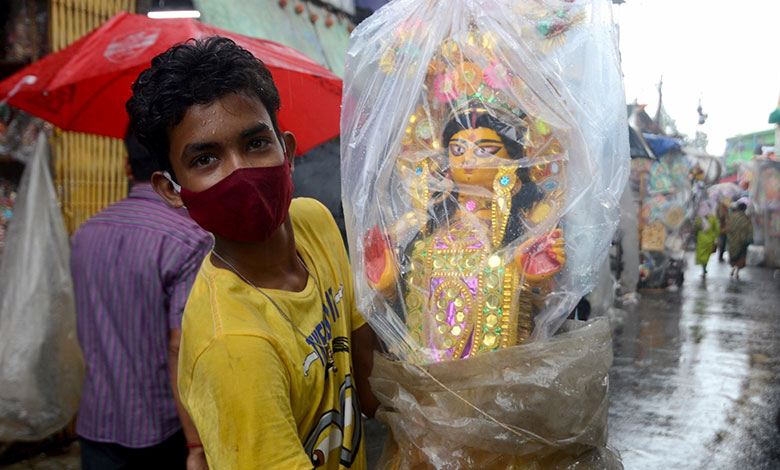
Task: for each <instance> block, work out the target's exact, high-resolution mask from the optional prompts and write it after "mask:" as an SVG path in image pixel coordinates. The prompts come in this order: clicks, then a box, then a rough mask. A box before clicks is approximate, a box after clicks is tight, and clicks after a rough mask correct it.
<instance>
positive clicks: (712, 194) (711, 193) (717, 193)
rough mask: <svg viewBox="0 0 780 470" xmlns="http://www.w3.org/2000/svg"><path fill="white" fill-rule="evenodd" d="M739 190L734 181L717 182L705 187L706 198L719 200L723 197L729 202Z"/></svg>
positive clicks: (740, 190)
mask: <svg viewBox="0 0 780 470" xmlns="http://www.w3.org/2000/svg"><path fill="white" fill-rule="evenodd" d="M741 192H742V189H740V187H739V186H737V185H736V184H734V183H718V184H714V185H712V186H710V187H709V188H707V198H708V199H710V200H711V201H715V202H720V201H723V200H724V199H727V200H728V201H729V202H730V201H731V199H732V198H733V197H734V196H736V195H737V194H740V193H741Z"/></svg>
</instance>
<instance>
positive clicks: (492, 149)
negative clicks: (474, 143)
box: [474, 145, 501, 157]
mask: <svg viewBox="0 0 780 470" xmlns="http://www.w3.org/2000/svg"><path fill="white" fill-rule="evenodd" d="M500 150H501V147H499V146H497V145H487V146H484V147H477V149H476V150H475V151H474V154H475V155H476V156H478V157H487V156H490V155H495V154H497V153H498V152H499V151H500Z"/></svg>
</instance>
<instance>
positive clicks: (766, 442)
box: [609, 256, 780, 470]
mask: <svg viewBox="0 0 780 470" xmlns="http://www.w3.org/2000/svg"><path fill="white" fill-rule="evenodd" d="M690 261H692V258H691V259H690ZM709 271H710V272H709V273H708V276H707V279H706V280H703V279H701V277H700V267H698V266H691V267H689V269H688V271H687V272H686V277H685V283H684V284H683V287H682V289H680V290H679V291H678V292H668V291H664V292H663V293H655V294H650V293H647V294H644V295H643V296H642V299H641V302H640V303H639V305H638V306H637V307H636V308H635V309H634V311H629V312H627V314H626V315H625V318H624V319H623V321H622V322H620V321H618V322H617V325H616V328H614V330H615V337H614V352H615V360H614V365H613V368H612V371H611V373H610V384H611V406H610V413H609V419H610V423H609V440H610V444H611V446H612V447H614V448H616V449H617V450H618V451H619V452H620V453H621V456H622V458H623V464H624V466H625V468H626V469H627V470H644V469H648V470H649V469H657V468H659V467H660V468H674V469H680V470H682V469H708V470H721V469H722V470H731V469H778V468H780V414H779V413H780V334H778V328H777V326H778V322H779V321H780V280H779V279H777V278H776V277H777V275H775V274H774V273H773V270H771V269H767V268H750V267H748V268H746V269H744V270H743V271H742V273H741V274H740V280H739V281H733V280H730V279H729V266H728V264H727V263H721V264H719V263H718V261H717V259H716V257H715V256H713V257H712V258H711V259H710V263H709Z"/></svg>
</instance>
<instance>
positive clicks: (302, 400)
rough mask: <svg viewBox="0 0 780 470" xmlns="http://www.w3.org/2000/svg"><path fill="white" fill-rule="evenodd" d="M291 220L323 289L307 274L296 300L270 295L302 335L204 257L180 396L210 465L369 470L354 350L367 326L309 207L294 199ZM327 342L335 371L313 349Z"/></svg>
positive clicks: (190, 313) (323, 223)
mask: <svg viewBox="0 0 780 470" xmlns="http://www.w3.org/2000/svg"><path fill="white" fill-rule="evenodd" d="M290 217H291V220H292V225H293V230H294V233H295V243H296V246H297V250H298V254H300V256H301V258H303V261H304V262H305V263H306V266H307V267H308V268H309V270H310V271H311V274H312V275H313V276H316V278H317V281H318V282H319V285H320V288H321V290H322V291H321V292H318V291H317V288H316V283H315V281H314V279H312V276H309V278H308V281H307V282H306V287H305V288H304V289H303V290H302V291H301V292H288V291H282V290H273V289H267V290H265V292H266V293H267V294H268V295H270V296H271V298H273V299H274V301H275V302H276V303H277V304H278V305H279V307H280V308H281V309H282V310H284V312H285V313H286V314H287V315H288V316H289V317H290V318H291V319H292V321H294V322H295V324H296V325H297V326H298V328H300V330H301V331H302V332H304V333H305V334H306V335H307V337H308V338H304V337H303V336H302V335H301V334H300V333H299V332H298V331H297V330H295V328H293V326H292V325H291V324H290V322H288V321H287V320H286V319H285V318H284V317H283V316H282V314H281V313H279V311H278V310H277V309H276V307H274V306H273V304H271V303H270V302H268V300H267V299H266V298H265V297H264V296H263V295H262V294H260V293H259V292H257V291H256V290H255V289H253V288H252V287H251V286H249V285H248V284H246V283H245V282H243V281H242V280H241V279H240V278H239V277H238V276H236V275H235V274H234V273H233V272H232V271H228V270H224V269H218V268H216V267H215V266H214V265H213V264H212V263H211V256H207V257H206V259H205V260H204V261H203V264H202V266H201V268H200V272H199V273H198V276H197V279H196V281H195V284H194V285H193V287H192V292H191V293H190V297H189V299H188V301H187V306H186V308H185V310H184V319H183V323H182V340H181V347H180V353H179V393H180V395H181V401H182V403H183V404H184V407H185V409H186V410H187V412H188V413H189V414H190V416H191V417H192V419H193V421H194V422H195V426H196V427H197V429H198V432H199V433H200V437H201V440H202V442H203V447H204V450H205V452H206V458H207V460H208V463H209V467H210V468H212V469H216V470H229V469H248V468H262V469H284V470H288V469H289V470H292V469H311V468H326V469H331V470H336V469H345V468H350V469H359V470H363V469H365V468H366V457H365V445H364V442H363V426H362V422H361V415H360V410H359V408H358V402H357V393H356V392H355V386H354V379H353V378H352V356H351V347H350V338H351V332H352V331H354V330H356V329H358V328H359V327H361V326H363V324H364V323H365V321H364V320H363V319H362V317H361V316H360V315H359V314H358V313H357V310H356V308H355V301H354V294H353V291H352V274H351V271H350V267H349V261H348V259H347V254H346V251H345V250H344V243H343V242H342V239H341V236H340V233H339V231H338V228H337V227H336V224H335V222H334V221H333V218H332V217H331V215H330V213H329V212H328V210H327V209H326V208H325V207H324V206H323V205H322V204H320V203H318V202H317V201H315V200H313V199H302V198H299V199H295V200H293V202H292V204H291V206H290ZM311 338H316V340H314V341H313V340H312V339H311ZM325 340H328V341H329V342H331V344H332V348H333V352H334V356H335V364H336V369H337V371H333V370H330V369H329V370H328V371H326V370H325V368H326V359H327V358H326V355H325V352H324V351H323V349H322V348H321V347H320V346H317V345H316V343H317V342H319V343H323V344H324V343H325Z"/></svg>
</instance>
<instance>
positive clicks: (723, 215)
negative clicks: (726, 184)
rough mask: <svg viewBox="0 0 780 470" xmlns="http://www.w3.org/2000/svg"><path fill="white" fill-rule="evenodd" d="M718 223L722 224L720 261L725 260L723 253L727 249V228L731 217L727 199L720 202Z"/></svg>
mask: <svg viewBox="0 0 780 470" xmlns="http://www.w3.org/2000/svg"><path fill="white" fill-rule="evenodd" d="M717 216H718V224H719V225H720V238H719V239H718V261H719V262H721V263H722V262H723V253H724V252H725V251H726V240H727V239H728V235H727V234H726V228H727V227H728V225H729V224H728V219H729V206H728V203H727V201H721V202H719V203H718V211H717Z"/></svg>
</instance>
